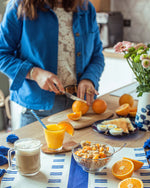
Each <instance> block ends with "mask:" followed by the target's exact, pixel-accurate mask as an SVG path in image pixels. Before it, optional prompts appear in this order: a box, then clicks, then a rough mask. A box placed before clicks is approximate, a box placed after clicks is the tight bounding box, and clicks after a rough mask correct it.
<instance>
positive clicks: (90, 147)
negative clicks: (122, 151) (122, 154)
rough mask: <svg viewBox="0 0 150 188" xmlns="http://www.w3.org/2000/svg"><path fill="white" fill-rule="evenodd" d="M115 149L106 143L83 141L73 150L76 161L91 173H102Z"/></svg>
mask: <svg viewBox="0 0 150 188" xmlns="http://www.w3.org/2000/svg"><path fill="white" fill-rule="evenodd" d="M114 152H115V149H114V148H113V147H112V146H111V145H109V144H106V143H99V142H90V141H82V142H81V143H80V144H79V145H77V146H75V147H73V148H72V153H73V157H74V159H75V161H76V162H77V164H78V165H79V166H81V167H82V169H83V170H84V171H86V172H89V173H95V172H99V171H101V170H102V169H103V168H104V167H106V166H107V164H108V162H109V161H110V160H111V158H112V156H113V154H114Z"/></svg>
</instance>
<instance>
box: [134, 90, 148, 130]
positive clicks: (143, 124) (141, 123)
mask: <svg viewBox="0 0 150 188" xmlns="http://www.w3.org/2000/svg"><path fill="white" fill-rule="evenodd" d="M135 124H136V126H137V127H138V128H139V129H140V130H143V131H150V92H145V93H143V95H142V96H140V97H139V99H138V107H137V113H136V117H135Z"/></svg>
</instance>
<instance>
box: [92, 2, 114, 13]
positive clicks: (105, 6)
mask: <svg viewBox="0 0 150 188" xmlns="http://www.w3.org/2000/svg"><path fill="white" fill-rule="evenodd" d="M90 1H91V2H92V4H93V5H94V7H95V9H96V12H109V11H110V0H90Z"/></svg>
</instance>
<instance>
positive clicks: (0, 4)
mask: <svg viewBox="0 0 150 188" xmlns="http://www.w3.org/2000/svg"><path fill="white" fill-rule="evenodd" d="M6 2H7V1H6V0H0V22H1V20H2V15H3V14H4V12H5V6H6Z"/></svg>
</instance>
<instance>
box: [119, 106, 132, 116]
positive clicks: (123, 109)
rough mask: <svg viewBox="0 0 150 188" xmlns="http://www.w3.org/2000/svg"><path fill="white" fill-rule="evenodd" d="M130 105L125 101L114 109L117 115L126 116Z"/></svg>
mask: <svg viewBox="0 0 150 188" xmlns="http://www.w3.org/2000/svg"><path fill="white" fill-rule="evenodd" d="M129 110H130V106H129V104H128V103H125V104H123V105H121V106H119V107H118V108H117V110H116V114H117V115H119V116H127V115H128V114H129Z"/></svg>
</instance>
